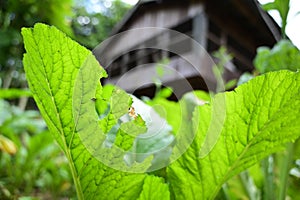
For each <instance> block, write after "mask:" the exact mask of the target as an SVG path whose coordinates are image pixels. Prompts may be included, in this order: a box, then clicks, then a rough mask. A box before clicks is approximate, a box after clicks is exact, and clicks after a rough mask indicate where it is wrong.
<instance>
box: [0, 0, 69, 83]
mask: <svg viewBox="0 0 300 200" xmlns="http://www.w3.org/2000/svg"><path fill="white" fill-rule="evenodd" d="M71 14H72V0H48V1H38V0H23V1H19V0H0V38H1V39H0V49H1V51H0V71H1V72H0V78H1V79H2V80H3V84H2V87H4V88H8V87H24V86H25V85H26V81H25V75H24V73H23V66H22V55H23V52H24V49H23V42H22V37H21V34H20V30H21V28H22V27H24V26H32V25H33V24H34V23H36V22H44V23H48V24H52V25H55V26H57V27H58V28H59V29H61V30H62V31H64V32H66V33H67V34H69V35H70V36H72V29H71V28H70V25H69V24H70V21H71Z"/></svg>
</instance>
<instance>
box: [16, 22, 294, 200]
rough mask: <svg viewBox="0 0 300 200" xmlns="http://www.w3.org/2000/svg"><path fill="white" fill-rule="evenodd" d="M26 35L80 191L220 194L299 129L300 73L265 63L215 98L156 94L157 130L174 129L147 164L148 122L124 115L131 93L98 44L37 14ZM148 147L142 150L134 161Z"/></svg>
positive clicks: (52, 126) (34, 79) (44, 109)
mask: <svg viewBox="0 0 300 200" xmlns="http://www.w3.org/2000/svg"><path fill="white" fill-rule="evenodd" d="M22 35H23V37H24V42H25V49H26V54H25V55H24V59H23V62H24V66H25V71H26V74H27V78H28V82H29V86H30V90H31V92H32V94H33V97H34V99H35V101H36V103H37V105H38V107H39V109H40V111H41V113H42V116H43V117H44V119H45V121H46V123H47V125H48V128H49V130H50V132H51V133H52V134H53V136H54V137H55V139H56V141H57V142H58V144H59V145H60V147H61V148H62V150H63V151H64V153H65V154H66V156H67V159H68V162H69V166H70V169H71V173H72V176H73V180H74V184H75V187H76V191H77V196H78V199H214V198H215V197H217V195H218V194H219V191H220V189H221V188H222V186H223V184H224V183H225V182H226V181H227V180H229V179H230V178H231V177H233V176H235V175H237V174H238V173H240V172H242V171H243V170H245V169H247V168H249V167H251V166H253V165H255V164H256V163H258V162H259V161H260V160H261V159H262V158H264V157H266V156H268V155H269V154H271V153H274V152H276V151H279V150H281V149H283V148H284V146H285V144H286V143H287V142H292V141H295V140H296V139H297V138H298V137H299V135H300V133H299V129H300V124H299V123H297V122H298V119H299V117H300V113H299V111H298V108H299V106H300V74H299V73H294V72H290V71H279V72H272V73H268V74H265V75H262V76H259V77H257V78H254V79H253V80H251V81H249V82H247V83H246V84H242V85H241V86H239V87H238V88H237V89H236V90H234V91H233V92H227V93H220V94H217V95H216V96H215V97H213V98H212V99H210V98H207V96H206V97H205V95H203V93H201V92H196V93H194V94H193V93H191V94H186V95H185V96H184V97H183V98H182V99H181V100H180V101H179V102H178V103H175V102H173V103H169V102H168V101H167V100H161V99H156V100H155V101H156V103H159V102H162V103H160V104H158V105H159V106H161V107H163V108H164V111H165V112H161V111H157V113H158V114H159V115H160V116H161V117H162V116H165V119H166V121H167V123H168V124H167V126H166V127H168V126H169V125H170V126H171V127H172V130H170V129H166V131H163V134H161V135H160V136H162V138H160V140H163V139H166V138H171V139H170V142H171V143H166V144H169V145H167V147H168V148H167V149H168V150H170V151H169V152H170V153H169V154H168V153H165V154H164V156H163V157H162V159H163V160H164V161H166V160H165V159H166V158H167V159H169V162H171V163H168V162H167V164H168V165H166V167H165V168H164V169H161V170H162V171H160V172H159V173H158V171H156V172H157V173H156V172H153V173H152V172H151V173H150V172H147V171H149V168H151V167H152V166H153V165H155V162H154V160H155V158H157V155H155V153H153V149H151V150H149V149H148V150H147V148H142V149H141V150H137V148H136V147H137V146H136V145H137V144H138V141H139V140H140V135H142V134H145V132H147V131H149V130H150V129H151V128H152V126H151V124H149V121H147V118H145V117H143V116H141V115H139V112H137V113H131V114H130V116H128V109H130V107H131V106H132V105H133V104H134V102H135V98H134V97H131V96H129V95H127V94H126V93H125V92H124V91H122V90H120V89H118V88H114V87H113V88H114V89H105V88H102V86H101V84H100V82H99V79H100V78H103V77H105V76H106V73H105V71H104V69H103V68H102V67H101V66H100V65H99V64H98V63H97V61H96V59H95V58H94V56H93V55H92V53H91V52H90V51H88V50H87V49H85V48H84V47H82V46H80V45H79V44H77V43H76V42H74V41H72V40H71V39H70V38H68V37H67V36H66V35H65V34H63V33H62V32H60V31H59V30H57V29H56V28H55V27H50V26H47V25H43V24H36V25H35V27H34V28H24V29H22ZM203 97H205V98H206V99H205V98H203ZM175 111H178V113H174V112H175ZM176 115H177V117H176ZM124 116H127V121H126V120H124V119H123V118H124ZM178 116H180V117H178ZM161 121H163V119H159V120H158V122H161ZM128 127H129V128H128ZM128 130H132V132H128ZM170 133H173V135H174V137H176V140H172V137H171V135H170ZM147 142H151V140H146V141H144V144H147ZM87 144H88V145H87ZM186 145H187V147H188V148H187V149H184V151H181V150H182V149H181V147H182V146H186ZM157 148H159V147H157ZM120 149H121V151H119V150H120ZM142 150H144V151H146V152H142V153H146V156H145V157H144V158H142V159H141V160H138V159H136V158H134V159H133V161H132V162H128V159H127V158H128V157H127V155H128V154H129V155H135V153H139V152H140V151H142ZM185 150H186V151H185ZM154 152H155V151H154ZM130 153H131V154H130ZM181 154H182V155H181ZM178 155H181V156H180V157H179V158H178V157H177V156H178ZM177 158H178V159H177ZM120 169H122V170H120ZM134 172H139V173H134Z"/></svg>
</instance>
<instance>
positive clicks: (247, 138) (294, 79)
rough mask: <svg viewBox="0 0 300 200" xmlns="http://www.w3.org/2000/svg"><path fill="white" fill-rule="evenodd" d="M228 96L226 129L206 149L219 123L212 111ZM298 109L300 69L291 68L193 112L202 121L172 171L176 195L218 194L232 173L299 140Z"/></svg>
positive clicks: (217, 98)
mask: <svg viewBox="0 0 300 200" xmlns="http://www.w3.org/2000/svg"><path fill="white" fill-rule="evenodd" d="M224 97H225V98H226V106H225V107H223V109H225V112H226V118H225V121H224V125H223V129H222V131H221V135H220V137H219V138H215V140H216V143H215V145H214V146H213V148H211V149H209V150H210V151H207V149H206V147H207V146H205V145H204V144H206V143H205V142H204V141H205V139H206V138H208V135H207V132H208V130H209V128H211V127H214V126H216V124H217V123H219V118H218V117H215V118H214V115H215V114H213V115H212V113H213V110H214V109H215V108H218V110H219V112H220V113H222V107H220V106H219V105H220V104H221V105H222V104H223V100H224ZM299 108H300V73H293V72H288V71H280V72H272V73H268V74H266V75H263V76H260V77H257V78H255V79H253V80H251V81H249V82H248V83H246V84H243V85H241V86H240V87H238V88H237V89H236V90H235V91H232V92H228V93H222V94H218V95H216V96H215V98H214V99H213V100H212V103H211V105H208V104H207V105H204V106H200V107H198V110H197V111H198V112H199V115H198V114H197V112H195V114H194V117H193V118H194V120H195V119H197V120H198V119H199V122H200V124H199V126H198V127H199V129H198V130H197V134H196V137H195V140H194V141H193V143H192V145H191V146H190V148H189V149H188V150H187V151H186V152H185V153H184V154H183V156H182V157H181V158H179V159H178V160H176V161H175V162H174V163H172V164H171V165H170V166H169V167H168V170H167V172H168V178H169V180H170V182H171V187H172V191H174V195H175V199H213V198H214V197H216V195H217V194H218V191H219V190H220V188H221V187H222V185H223V183H225V181H226V180H228V179H229V178H230V177H232V176H233V175H235V174H238V173H239V172H241V171H242V170H244V169H246V168H248V167H250V166H252V165H254V164H255V163H257V162H258V161H259V160H260V159H262V158H263V157H265V156H267V155H269V154H271V153H273V152H275V151H279V150H281V149H282V148H283V147H284V144H285V143H287V142H291V141H294V140H295V139H297V138H298V137H299V135H300V131H299V130H300V123H299V118H300V112H299ZM217 115H218V113H217ZM195 125H196V124H194V126H195ZM210 139H212V138H210ZM208 144H214V143H208Z"/></svg>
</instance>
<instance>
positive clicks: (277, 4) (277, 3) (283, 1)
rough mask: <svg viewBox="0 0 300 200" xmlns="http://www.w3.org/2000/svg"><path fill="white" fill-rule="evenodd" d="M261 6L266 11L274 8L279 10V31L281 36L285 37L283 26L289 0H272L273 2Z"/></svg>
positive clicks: (285, 22)
mask: <svg viewBox="0 0 300 200" xmlns="http://www.w3.org/2000/svg"><path fill="white" fill-rule="evenodd" d="M262 7H263V9H264V10H266V11H270V10H276V11H278V12H279V15H280V18H281V33H282V36H283V38H286V33H285V28H286V25H287V16H288V14H289V10H290V0H274V1H273V2H270V3H266V4H264V5H263V6H262Z"/></svg>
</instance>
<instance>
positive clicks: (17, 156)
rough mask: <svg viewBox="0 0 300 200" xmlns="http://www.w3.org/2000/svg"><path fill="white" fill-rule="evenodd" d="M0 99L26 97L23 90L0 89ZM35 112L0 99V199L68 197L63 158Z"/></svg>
mask: <svg viewBox="0 0 300 200" xmlns="http://www.w3.org/2000/svg"><path fill="white" fill-rule="evenodd" d="M2 91H3V93H1V94H0V97H1V98H3V97H5V98H8V99H11V98H16V97H21V96H23V95H25V96H29V95H31V93H30V92H28V91H24V90H16V89H13V90H8V89H6V90H2ZM53 142H54V140H53V137H52V135H51V134H50V132H48V131H47V130H46V125H45V123H44V121H43V119H42V118H41V116H40V114H39V112H37V111H35V110H26V111H24V110H22V109H20V108H19V107H17V106H14V105H11V103H9V102H8V101H6V100H4V99H0V150H1V151H0V166H1V167H0V176H1V179H0V197H1V199H17V198H22V197H28V198H29V197H32V198H34V197H37V198H43V199H44V198H61V197H63V196H70V197H72V189H74V188H73V187H72V185H71V184H70V182H71V175H70V174H69V169H68V165H67V161H66V158H65V156H64V155H63V154H62V153H61V150H60V149H59V148H58V147H57V145H56V144H55V143H53Z"/></svg>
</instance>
